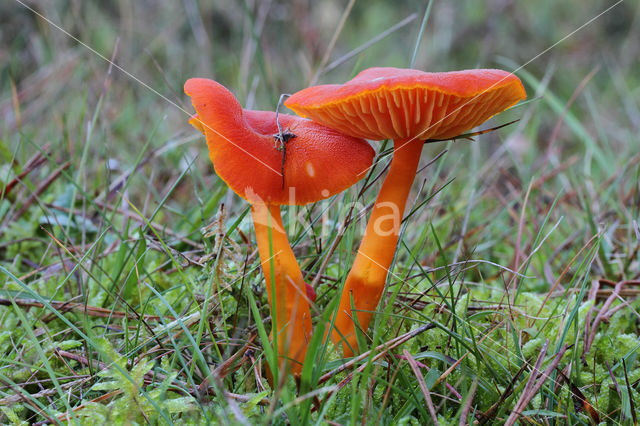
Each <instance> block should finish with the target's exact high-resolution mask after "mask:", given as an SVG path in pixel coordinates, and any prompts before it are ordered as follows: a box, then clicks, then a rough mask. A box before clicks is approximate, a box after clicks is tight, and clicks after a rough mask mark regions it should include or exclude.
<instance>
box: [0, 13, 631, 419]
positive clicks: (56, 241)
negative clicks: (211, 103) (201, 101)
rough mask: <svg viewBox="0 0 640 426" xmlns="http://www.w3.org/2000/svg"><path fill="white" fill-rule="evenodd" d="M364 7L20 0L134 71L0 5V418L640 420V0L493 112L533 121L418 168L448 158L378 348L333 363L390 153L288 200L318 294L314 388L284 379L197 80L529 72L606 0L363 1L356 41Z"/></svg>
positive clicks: (305, 380)
mask: <svg viewBox="0 0 640 426" xmlns="http://www.w3.org/2000/svg"><path fill="white" fill-rule="evenodd" d="M347 3H348V2H308V3H307V2H292V3H291V4H290V3H288V2H266V1H246V2H237V3H234V2H197V1H195V0H188V1H184V2H163V3H161V4H153V5H152V3H149V4H147V3H144V4H143V3H139V2H129V1H124V0H121V1H113V2H76V1H70V2H66V1H50V2H49V1H47V2H29V3H28V4H29V5H30V6H31V7H34V8H35V9H36V10H37V12H38V13H40V14H41V15H42V16H44V17H46V18H47V19H50V20H51V21H52V22H54V23H55V24H56V25H59V26H60V27H61V28H63V29H64V30H65V31H68V32H69V33H70V34H71V35H72V36H73V37H76V38H77V39H78V40H80V41H82V42H83V43H86V45H88V46H90V47H91V48H92V49H95V51H96V52H97V53H99V54H100V55H103V56H104V57H106V58H113V60H114V61H115V62H116V63H117V64H118V65H119V66H120V67H122V69H124V70H126V71H127V72H128V73H130V74H129V75H128V74H125V73H123V72H121V71H120V70H119V69H118V68H116V67H112V68H110V67H109V64H108V63H107V62H105V61H104V60H103V59H101V58H100V57H99V56H98V55H97V54H96V53H94V52H92V51H90V50H88V49H87V48H86V47H84V46H83V45H81V44H79V43H78V42H77V41H76V40H73V39H72V38H70V37H69V36H68V35H65V34H64V33H63V32H61V31H60V30H58V29H56V28H55V27H53V26H51V25H49V24H48V23H47V21H46V20H45V19H44V18H43V17H38V16H36V15H35V14H34V13H33V12H31V11H29V10H28V9H26V8H25V7H24V6H23V5H21V4H20V3H19V2H16V1H14V0H8V1H7V2H5V4H4V5H3V6H2V7H3V13H2V17H0V40H1V43H0V117H1V119H0V159H1V160H0V422H2V423H9V424H21V423H35V422H46V421H49V422H51V423H66V422H70V423H74V424H84V423H90V422H93V423H96V424H106V423H110V424H120V423H126V422H129V423H140V424H142V423H152V424H156V423H162V424H165V423H166V424H170V423H176V424H183V423H193V424H195V423H198V424H200V423H225V424H226V423H230V424H236V423H251V424H253V423H265V424H266V423H276V424H287V423H288V424H336V423H337V424H361V423H362V424H364V423H367V424H374V423H382V424H430V423H432V422H433V421H434V416H435V417H437V420H438V421H439V422H440V423H442V424H449V423H459V422H460V423H463V424H464V423H470V422H472V421H474V420H475V421H478V422H480V423H482V422H487V424H494V423H497V424H500V423H504V422H506V421H507V419H508V418H509V416H510V415H511V414H512V411H513V410H514V407H518V409H519V410H520V413H519V416H520V417H519V420H518V421H519V422H520V423H521V424H527V423H536V424H537V423H555V424H565V423H570V424H590V423H593V422H594V419H595V418H596V415H595V414H593V413H597V416H598V418H599V419H600V420H601V421H603V422H606V423H608V424H633V423H637V419H636V416H637V415H636V411H638V406H639V405H640V393H639V391H640V388H639V386H640V385H639V384H640V360H638V352H639V350H640V334H639V330H638V323H639V320H640V315H639V314H638V312H639V311H640V302H639V300H638V297H637V295H638V292H639V290H640V251H639V247H640V225H639V223H640V185H639V182H640V153H639V150H638V146H640V138H639V137H638V134H639V133H640V132H639V131H640V103H639V102H638V99H639V98H638V93H639V90H640V89H639V87H640V86H639V85H640V76H639V74H638V72H637V70H638V69H639V67H640V61H639V60H638V58H639V57H640V52H639V49H640V47H639V45H638V43H637V40H638V39H639V38H640V8H638V6H637V4H635V3H633V2H631V1H623V2H622V3H620V4H619V5H617V6H616V7H614V8H613V9H611V10H610V11H609V12H608V13H606V14H605V15H603V16H602V17H600V18H598V19H596V20H595V21H594V22H592V23H591V24H589V25H587V26H586V27H584V28H583V29H581V30H580V31H578V32H577V33H575V34H573V35H571V36H570V37H568V38H566V39H565V40H564V41H562V42H561V43H559V44H557V45H555V46H554V47H553V48H552V49H550V50H549V51H548V52H546V53H545V54H544V55H541V56H540V57H537V58H536V59H535V60H533V61H532V62H530V63H528V64H527V65H526V66H525V67H524V68H523V69H520V70H518V72H517V74H518V76H519V77H520V78H521V79H522V80H523V82H524V83H525V86H526V89H527V93H528V96H529V97H528V100H527V101H526V102H524V103H522V104H521V105H519V106H517V107H515V108H513V109H512V110H510V111H508V112H506V113H504V114H501V115H500V116H499V117H497V118H495V119H494V120H492V121H491V122H489V123H487V124H486V125H484V126H483V127H491V126H497V125H499V124H501V123H506V122H508V121H510V120H514V119H519V121H518V122H517V123H516V124H512V125H510V126H507V127H505V128H502V129H499V130H497V131H495V132H492V133H489V134H485V135H481V136H479V137H477V138H476V140H475V142H468V141H456V142H445V143H440V144H431V145H427V146H426V147H425V149H424V152H423V157H422V162H423V165H427V164H428V163H429V162H430V161H431V160H432V159H434V158H435V157H436V156H438V155H440V154H441V155H440V156H439V157H438V158H437V160H435V161H434V162H433V163H432V164H429V165H428V167H426V168H424V169H423V170H422V171H421V172H420V173H419V174H418V176H417V178H416V181H415V185H414V191H413V193H412V196H411V197H410V201H409V205H408V206H407V211H408V212H409V213H408V214H407V215H406V218H405V220H404V222H403V227H402V239H401V242H400V244H399V246H398V250H397V253H396V258H395V263H394V267H393V272H392V273H391V274H390V275H389V279H388V285H387V289H386V292H385V296H384V297H383V302H382V304H381V305H380V306H379V308H378V314H377V315H376V319H375V321H374V323H373V326H372V327H371V328H370V329H369V330H368V331H367V333H366V335H365V334H363V335H362V336H361V337H362V339H363V341H364V342H366V343H365V345H364V346H366V347H367V348H369V349H371V350H370V351H368V352H365V353H364V354H363V355H362V356H361V357H358V358H356V359H354V360H345V359H341V358H340V356H339V355H338V354H337V352H336V351H335V349H334V348H333V347H332V346H331V345H329V344H325V343H324V342H323V339H322V336H323V335H324V330H323V327H324V325H325V324H326V321H327V320H328V319H329V318H330V317H331V312H332V309H335V300H336V297H337V295H338V289H339V288H340V287H341V285H342V282H343V279H344V277H345V276H346V274H347V273H348V271H349V267H350V264H351V261H352V259H353V255H354V250H355V249H356V247H357V245H358V243H359V240H360V238H361V235H362V229H363V224H364V218H366V215H365V216H364V217H362V216H359V214H360V213H361V210H362V208H364V207H365V206H369V205H370V203H371V202H372V201H373V200H374V199H375V195H376V193H377V190H378V188H379V186H380V182H381V177H380V176H381V175H382V176H384V174H383V173H382V172H383V170H384V168H385V167H386V165H387V163H388V160H389V157H388V156H387V155H385V151H386V148H384V146H385V145H383V144H382V143H377V142H376V143H374V146H375V148H376V149H377V151H378V152H379V158H380V160H381V162H380V164H379V165H378V166H377V167H376V168H375V170H373V171H372V172H371V173H370V175H369V176H368V177H367V178H366V179H365V180H363V181H362V182H360V183H359V184H357V185H356V186H354V187H353V188H351V189H349V190H347V191H346V192H345V193H343V194H340V195H338V196H335V197H333V198H332V199H330V200H326V201H323V202H320V203H317V204H315V205H310V206H303V207H296V208H285V209H283V216H284V221H285V225H286V226H287V230H288V233H289V237H290V240H291V241H292V242H293V245H294V251H295V253H296V255H297V256H298V259H299V260H300V263H301V267H302V269H303V273H304V274H305V277H306V280H307V282H309V283H313V285H314V286H315V289H316V291H317V293H318V299H317V304H316V306H314V307H313V308H312V313H313V322H314V325H315V334H314V335H313V338H312V340H311V343H310V345H309V350H308V355H307V360H306V363H305V366H304V369H303V374H302V377H301V380H300V383H298V384H296V383H295V382H294V381H293V380H292V379H290V380H283V381H281V382H280V383H279V384H278V386H275V388H271V387H270V386H269V384H268V382H267V380H266V378H265V377H266V376H265V366H266V365H267V363H268V362H269V359H271V363H273V359H274V354H273V346H272V345H271V344H270V343H269V340H268V333H269V331H270V328H271V320H270V317H269V306H268V300H267V295H266V291H265V286H264V278H263V275H262V272H261V270H260V263H259V259H258V256H257V251H256V244H255V240H254V236H253V231H252V226H251V222H250V217H248V216H250V215H247V212H248V207H247V204H246V203H245V202H244V201H243V200H241V199H240V198H239V197H237V196H236V195H234V194H233V193H232V192H231V191H229V190H228V189H227V187H226V186H225V184H224V183H223V182H222V181H221V180H220V179H219V178H218V177H217V176H215V174H214V172H213V170H212V167H211V164H210V162H209V160H208V157H207V154H206V146H205V144H204V140H203V138H202V137H200V136H199V134H198V133H197V132H196V131H195V130H194V129H192V128H191V127H190V126H189V125H188V124H187V119H188V114H189V113H191V112H192V110H191V107H190V105H189V102H188V99H187V98H186V96H184V95H183V94H182V89H181V87H182V84H183V83H184V81H185V80H186V79H187V78H189V77H196V76H199V77H210V78H215V79H216V80H218V81H220V82H221V83H223V84H225V85H226V86H227V87H229V88H230V89H231V90H232V91H233V92H234V93H235V94H236V95H237V96H238V98H239V99H240V101H241V103H243V105H245V106H247V107H249V108H255V109H274V108H275V105H276V104H277V101H278V98H279V95H280V93H292V92H295V91H297V90H299V89H302V88H304V87H306V86H307V85H308V83H309V82H310V81H311V80H312V79H313V78H314V76H315V77H316V78H317V81H318V82H319V83H326V82H343V81H345V80H347V79H348V78H349V77H351V76H352V75H353V74H354V73H356V72H357V71H359V70H361V69H364V68H367V67H370V66H396V67H407V66H409V65H410V64H411V63H413V62H414V61H415V65H414V66H415V67H416V68H419V69H423V70H430V71H445V70H452V69H463V68H474V67H498V68H503V69H508V70H512V69H515V68H517V67H519V66H520V65H521V64H525V63H527V62H528V61H529V60H531V59H532V58H534V57H536V55H538V54H539V53H541V52H543V51H545V49H547V48H549V47H550V46H553V45H554V43H556V42H558V41H559V40H562V39H563V38H564V37H565V36H567V35H568V34H570V33H571V32H572V31H574V30H575V29H577V28H579V27H580V26H581V25H583V24H584V23H586V22H587V21H589V20H590V19H591V18H593V17H595V16H596V15H597V14H598V13H600V12H602V11H603V10H605V8H606V7H608V6H607V5H603V4H601V3H599V2H595V1H588V2H578V1H568V2H554V1H551V0H541V1H538V2H477V1H471V0H469V1H461V2H456V3H455V6H454V4H453V3H451V2H443V1H434V2H433V4H432V5H431V7H430V10H429V14H428V16H426V15H425V11H426V10H428V8H427V2H418V1H414V2H406V3H404V4H402V5H401V6H396V5H395V3H394V2H383V1H375V2H355V4H354V6H353V8H352V9H350V10H349V13H348V15H346V19H345V21H344V26H343V27H342V29H341V31H340V32H339V34H338V33H336V31H337V27H338V23H339V22H340V21H341V16H342V14H343V13H344V12H345V10H346V9H345V8H346V7H347ZM612 4H613V3H612ZM398 23H402V24H401V25H396V24H398ZM394 26H395V27H394ZM390 28H394V31H387V30H389V29H390ZM334 36H335V39H336V42H335V46H334V48H333V49H332V50H331V51H327V49H326V48H327V46H329V45H331V44H332V43H331V40H332V39H333V38H334ZM116 46H117V49H116ZM325 57H326V58H327V59H326V60H325V59H323V58H325ZM322 63H324V64H325V65H326V66H327V67H328V68H330V70H329V71H326V72H323V69H321V67H320V64H322ZM132 76H134V77H135V79H134V78H132ZM136 79H137V80H136ZM142 83H144V84H142ZM149 88H153V91H152V90H150V89H149ZM159 95H162V96H159ZM388 146H389V145H386V147H388ZM363 189H364V190H363ZM354 202H357V203H358V204H357V207H356V208H353V209H352V208H351V206H352V205H353V203H354ZM536 366H537V368H536ZM430 406H431V407H430ZM589 407H591V408H592V411H591V414H590V412H589V410H588V408H589Z"/></svg>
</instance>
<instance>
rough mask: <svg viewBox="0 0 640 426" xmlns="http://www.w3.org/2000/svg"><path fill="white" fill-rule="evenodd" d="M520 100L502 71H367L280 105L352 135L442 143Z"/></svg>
mask: <svg viewBox="0 0 640 426" xmlns="http://www.w3.org/2000/svg"><path fill="white" fill-rule="evenodd" d="M525 98H526V92H525V90H524V87H523V86H522V83H521V82H520V80H519V79H518V77H516V76H515V75H513V74H512V73H509V72H506V71H502V70H494V69H478V70H465V71H451V72H442V73H427V72H424V71H420V70H412V69H399V68H369V69H367V70H364V71H362V72H361V73H359V74H358V75H357V76H356V77H354V78H353V79H352V80H350V81H348V82H346V83H344V84H340V85H337V84H328V85H321V86H313V87H309V88H306V89H304V90H301V91H299V92H297V93H295V94H293V95H292V96H291V97H289V99H287V101H286V102H285V105H286V106H287V107H289V108H291V109H292V110H293V111H295V112H296V113H297V114H299V115H300V116H302V117H308V118H311V119H312V120H314V121H316V122H318V123H321V124H323V125H325V126H328V127H331V128H334V129H336V130H338V131H340V132H342V133H345V134H347V135H351V136H355V137H361V138H366V139H371V140H382V139H431V138H434V139H446V138H450V137H454V136H457V135H459V134H462V133H463V132H464V131H466V130H469V129H471V128H473V127H476V126H478V125H479V124H481V123H483V122H484V121H486V120H488V119H489V118H491V117H492V116H493V115H495V114H497V113H499V112H501V111H504V110H505V109H507V108H509V107H510V106H512V105H514V104H516V103H517V102H519V101H520V100H522V99H525Z"/></svg>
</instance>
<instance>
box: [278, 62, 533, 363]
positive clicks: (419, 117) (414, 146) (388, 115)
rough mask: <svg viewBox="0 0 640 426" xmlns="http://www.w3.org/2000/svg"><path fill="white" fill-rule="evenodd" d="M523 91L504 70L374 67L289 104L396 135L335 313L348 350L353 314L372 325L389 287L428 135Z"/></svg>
mask: <svg viewBox="0 0 640 426" xmlns="http://www.w3.org/2000/svg"><path fill="white" fill-rule="evenodd" d="M525 97H526V93H525V91H524V88H523V86H522V83H521V82H520V80H519V79H518V78H517V77H516V76H514V75H513V74H510V73H508V72H505V71H500V70H468V71H454V72H448V73H425V72H422V71H418V70H407V69H397V68H370V69H368V70H365V71H362V72H361V73H360V74H358V75H357V76H356V77H355V78H354V79H352V80H351V81H349V82H347V83H345V84H343V85H324V86H315V87H309V88H307V89H304V90H301V91H300V92H297V93H295V94H294V95H293V96H291V97H290V98H289V99H288V100H287V102H285V105H287V106H288V107H289V108H291V109H292V110H294V111H295V112H296V113H298V114H299V115H301V116H303V117H309V118H311V119H312V120H314V121H316V122H318V123H320V124H323V125H325V126H327V127H331V128H334V129H336V130H338V131H341V132H343V133H345V134H347V135H350V136H355V137H361V138H367V139H372V140H383V139H393V140H394V154H393V155H394V156H393V159H392V161H391V167H390V169H389V172H388V174H387V177H386V178H385V181H384V183H383V184H382V188H381V190H380V193H379V194H378V197H377V199H376V202H375V205H374V207H373V210H372V212H371V217H370V218H369V222H368V224H367V228H366V231H365V235H364V237H363V239H362V242H361V244H360V248H359V249H358V253H357V255H356V258H355V261H354V263H353V266H352V268H351V271H350V272H349V275H348V276H347V279H346V281H345V284H344V287H343V292H342V295H341V298H340V304H339V307H338V311H337V312H336V318H335V329H334V331H333V333H332V340H333V341H334V342H335V343H340V342H341V343H342V344H343V352H344V354H345V356H351V355H352V354H353V352H354V351H357V350H358V349H359V348H358V344H357V340H356V333H355V325H354V322H353V315H357V318H358V323H359V324H360V326H361V327H362V329H363V330H366V329H367V328H368V326H369V323H370V321H371V318H372V316H373V312H374V311H375V309H376V307H377V306H378V303H379V301H380V297H381V295H382V292H383V290H384V286H385V282H386V277H387V274H388V271H389V267H390V266H391V262H392V260H393V255H394V253H395V250H396V247H397V244H398V234H399V231H400V223H401V221H402V216H403V214H404V209H405V204H406V201H407V197H408V195H409V191H410V189H411V185H412V183H413V180H414V177H415V174H416V170H417V167H418V163H419V161H420V153H421V151H422V146H423V141H424V140H425V139H446V138H451V137H454V136H457V135H459V134H461V133H462V132H464V131H465V130H468V129H471V128H473V127H475V126H478V125H479V124H481V123H483V122H484V121H486V120H488V119H489V118H490V117H492V116H493V115H495V114H497V113H499V112H501V111H503V110H505V109H507V108H509V107H510V106H512V105H514V104H515V103H517V102H518V101H520V100H521V99H524V98H525ZM352 298H353V306H354V308H355V309H352V305H351V299H352Z"/></svg>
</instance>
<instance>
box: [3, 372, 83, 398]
mask: <svg viewBox="0 0 640 426" xmlns="http://www.w3.org/2000/svg"><path fill="white" fill-rule="evenodd" d="M90 379H91V377H83V378H81V379H77V380H73V381H71V382H67V383H62V384H60V387H61V388H62V389H70V388H73V387H74V386H78V385H82V384H83V383H85V382H87V381H88V380H90ZM28 384H29V383H24V385H28ZM57 393H58V390H57V389H55V388H49V389H44V390H41V391H40V392H37V393H32V394H31V395H30V397H31V398H33V399H38V398H42V397H45V396H51V395H56V394H57ZM23 399H24V395H23V394H22V393H18V394H16V395H11V396H7V397H5V398H2V399H0V405H13V404H17V403H18V402H20V401H22V400H23Z"/></svg>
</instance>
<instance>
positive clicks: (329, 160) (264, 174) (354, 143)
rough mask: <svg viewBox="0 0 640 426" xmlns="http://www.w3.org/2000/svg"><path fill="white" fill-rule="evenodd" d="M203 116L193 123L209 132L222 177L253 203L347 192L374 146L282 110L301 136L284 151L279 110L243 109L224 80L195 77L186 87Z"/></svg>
mask: <svg viewBox="0 0 640 426" xmlns="http://www.w3.org/2000/svg"><path fill="white" fill-rule="evenodd" d="M184 89H185V93H186V94H187V95H189V96H191V100H192V103H193V106H194V107H195V110H196V113H197V115H196V116H194V117H192V119H191V120H190V123H191V124H192V125H194V127H196V128H197V129H198V130H200V131H203V133H204V134H205V136H206V139H207V146H208V147H209V158H210V159H211V162H212V163H213V165H214V168H215V170H216V173H217V174H218V176H220V177H221V178H222V180H224V181H225V182H226V183H227V185H229V187H230V188H231V189H232V190H233V191H234V192H235V193H237V194H238V195H240V196H241V197H242V198H245V199H246V200H248V201H249V202H264V203H268V204H298V205H300V204H307V203H311V202H315V201H318V200H321V199H324V198H327V197H330V196H331V195H334V194H336V193H338V192H341V191H343V190H345V189H347V188H348V187H350V186H352V185H353V184H354V183H356V182H357V181H359V180H360V179H362V178H363V177H364V176H365V172H366V170H367V169H368V168H369V167H370V166H371V163H372V162H373V156H374V151H373V149H372V148H371V146H370V145H369V144H368V143H367V142H366V141H364V140H362V139H358V138H355V137H351V136H346V135H343V134H341V133H339V132H337V131H335V130H332V129H329V128H327V127H324V126H322V125H320V124H317V123H314V122H313V121H310V120H306V119H303V118H300V117H296V116H292V115H287V114H279V115H278V120H279V122H280V126H281V128H282V130H283V131H287V132H289V133H291V134H293V135H295V137H293V138H291V139H289V140H288V142H286V156H285V163H284V188H283V178H282V173H281V168H282V159H283V155H284V152H283V151H282V150H279V149H278V148H277V147H278V145H279V143H276V141H275V140H274V135H275V134H277V133H278V127H277V124H276V114H275V113H274V112H270V111H251V110H243V109H242V107H241V105H240V103H239V102H238V100H237V99H236V98H235V97H234V96H233V94H232V93H231V92H229V91H228V90H227V89H226V88H225V87H224V86H222V85H221V84H219V83H217V82H215V81H213V80H208V79H202V78H193V79H190V80H188V81H187V82H186V83H185V86H184Z"/></svg>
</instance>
